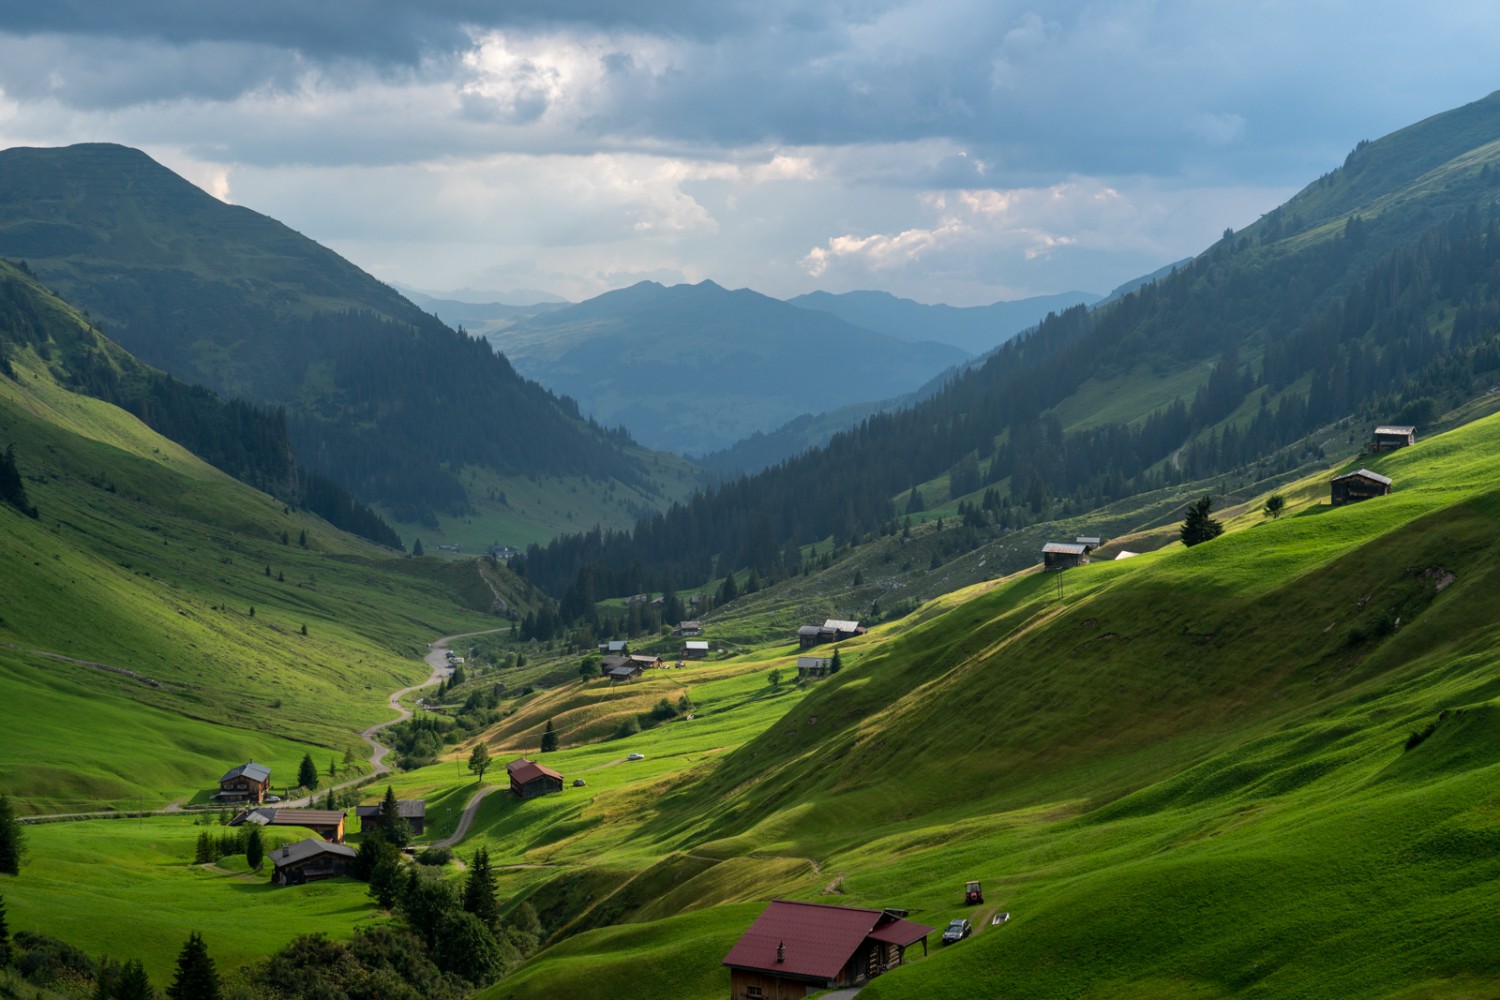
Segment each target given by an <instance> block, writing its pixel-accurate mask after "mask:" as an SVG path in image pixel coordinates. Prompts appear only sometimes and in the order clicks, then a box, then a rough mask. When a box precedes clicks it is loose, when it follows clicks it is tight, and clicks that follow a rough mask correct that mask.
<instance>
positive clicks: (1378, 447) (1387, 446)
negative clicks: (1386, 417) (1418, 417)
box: [1370, 424, 1417, 454]
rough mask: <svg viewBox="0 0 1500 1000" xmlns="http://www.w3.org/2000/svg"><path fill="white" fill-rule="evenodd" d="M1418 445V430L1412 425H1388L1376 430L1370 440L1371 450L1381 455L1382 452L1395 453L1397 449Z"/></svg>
mask: <svg viewBox="0 0 1500 1000" xmlns="http://www.w3.org/2000/svg"><path fill="white" fill-rule="evenodd" d="M1416 443H1417V429H1416V428H1415V427H1413V426H1411V425H1410V424H1386V425H1384V426H1381V427H1377V428H1375V434H1374V436H1373V437H1372V438H1371V439H1370V450H1371V451H1372V452H1375V453H1376V454H1379V453H1380V452H1382V451H1395V450H1396V449H1397V448H1408V447H1410V446H1412V445H1414V444H1416Z"/></svg>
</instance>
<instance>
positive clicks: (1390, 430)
mask: <svg viewBox="0 0 1500 1000" xmlns="http://www.w3.org/2000/svg"><path fill="white" fill-rule="evenodd" d="M1416 432H1417V428H1416V427H1415V426H1414V425H1411V424H1386V425H1385V426H1382V427H1377V428H1375V433H1376V434H1415V433H1416Z"/></svg>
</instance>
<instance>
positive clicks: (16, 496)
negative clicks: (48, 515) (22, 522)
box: [0, 445, 37, 517]
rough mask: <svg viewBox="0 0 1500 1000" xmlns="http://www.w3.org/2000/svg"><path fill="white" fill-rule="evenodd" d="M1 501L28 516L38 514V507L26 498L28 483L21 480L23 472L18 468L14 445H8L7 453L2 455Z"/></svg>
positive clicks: (0, 469) (0, 467)
mask: <svg viewBox="0 0 1500 1000" xmlns="http://www.w3.org/2000/svg"><path fill="white" fill-rule="evenodd" d="M0 501H3V502H5V503H8V504H10V505H11V506H12V507H14V508H15V509H16V510H18V511H20V512H21V513H22V514H25V515H26V516H27V517H36V516H37V509H36V508H35V507H33V506H32V505H31V502H30V501H29V500H28V499H27V498H26V484H25V483H23V482H22V481H21V472H20V470H19V469H17V468H16V449H15V446H14V445H6V447H5V454H4V455H0Z"/></svg>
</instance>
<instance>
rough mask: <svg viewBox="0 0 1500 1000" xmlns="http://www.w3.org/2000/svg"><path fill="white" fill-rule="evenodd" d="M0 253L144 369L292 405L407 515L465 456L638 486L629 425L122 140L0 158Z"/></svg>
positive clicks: (308, 431)
mask: <svg viewBox="0 0 1500 1000" xmlns="http://www.w3.org/2000/svg"><path fill="white" fill-rule="evenodd" d="M0 255H3V256H5V257H7V258H9V259H24V260H26V261H28V262H29V264H30V266H31V268H32V270H34V271H35V273H36V274H37V275H38V276H39V277H40V278H41V279H42V280H43V281H44V283H45V284H46V285H47V286H48V287H49V288H51V289H53V290H55V291H56V292H57V293H58V294H60V295H61V296H63V297H64V298H65V299H67V300H68V301H69V302H71V303H73V304H74V305H76V306H78V307H79V308H81V309H86V310H88V311H89V313H90V314H91V315H92V317H93V319H94V321H95V322H97V323H99V324H101V325H102V326H103V327H104V328H106V329H107V331H108V333H109V335H110V336H111V337H112V338H113V339H114V340H115V341H116V342H117V343H119V344H120V345H121V346H123V347H125V348H126V349H127V350H129V351H130V352H131V353H132V354H134V355H136V356H137V357H139V358H140V359H141V360H142V361H144V362H146V363H147V364H149V365H153V366H155V367H157V368H160V369H162V370H163V371H166V372H168V373H170V374H172V375H174V376H176V377H178V378H180V379H183V380H184V381H187V382H190V383H193V384H198V385H204V386H207V387H208V388H209V389H212V390H213V391H215V392H217V393H219V394H220V395H221V396H224V397H226V398H238V399H244V400H247V401H249V402H250V403H252V404H254V405H256V406H261V407H269V408H273V409H274V408H278V407H285V409H286V412H287V431H288V434H289V435H290V439H291V441H292V443H293V444H294V445H295V446H296V448H297V451H298V454H299V455H301V456H302V459H303V461H304V463H305V464H306V465H307V466H308V467H309V468H311V469H313V470H316V471H317V472H319V473H320V474H323V475H325V476H327V477H328V478H329V479H331V480H332V481H334V482H336V483H338V484H339V485H340V486H342V487H343V488H345V489H347V490H349V491H350V492H351V493H352V494H354V495H355V496H357V497H359V498H360V499H361V500H363V501H367V502H378V503H384V504H387V505H388V506H389V507H390V509H391V510H392V511H393V512H394V513H395V514H396V516H397V517H398V518H400V519H402V520H409V521H427V522H429V523H430V522H431V520H432V516H433V514H434V512H444V513H451V514H457V513H462V512H464V511H465V509H466V506H467V497H466V494H465V489H464V484H463V482H462V481H461V480H460V479H459V477H458V475H457V471H458V467H459V466H461V465H464V464H476V465H482V466H486V467H488V468H491V469H494V470H496V471H498V472H501V473H530V474H555V475H583V476H592V477H595V478H598V479H611V478H613V479H617V480H619V481H620V482H622V483H625V484H627V485H631V486H639V487H643V488H647V489H649V488H650V483H649V477H648V476H647V475H646V473H645V472H644V470H643V469H642V467H641V465H640V462H639V461H638V460H637V459H636V458H634V457H632V456H631V455H629V454H627V453H626V449H625V446H626V445H628V444H629V443H630V441H629V438H628V436H626V435H625V433H624V432H623V431H618V430H616V431H606V430H604V429H603V428H600V427H598V426H597V425H594V424H592V423H591V422H589V421H586V420H583V419H582V418H581V417H580V416H579V413H578V407H577V405H576V404H575V403H573V402H572V401H570V400H568V399H566V398H563V399H559V398H557V397H555V396H553V395H552V394H551V393H549V392H547V390H545V389H543V388H542V387H541V386H539V385H537V384H536V383H535V382H530V381H527V380H525V379H523V378H521V377H520V376H519V375H518V374H517V373H516V372H515V370H514V369H513V368H512V367H511V365H510V363H509V362H508V361H507V360H506V359H505V358H504V357H502V356H499V355H497V354H495V353H494V352H493V351H492V350H491V349H490V347H489V346H488V345H487V344H486V343H485V342H483V341H482V340H478V339H475V338H472V337H470V336H468V335H467V334H465V333H464V332H463V331H461V330H453V329H450V328H449V327H447V326H445V325H444V324H443V323H442V322H441V321H439V320H438V319H437V318H436V317H433V316H430V315H428V314H426V313H423V312H422V311H421V310H420V309H418V308H417V307H416V306H415V305H413V304H412V303H411V302H409V301H407V300H406V299H405V298H403V297H402V296H401V295H400V294H398V293H397V292H396V291H395V290H394V289H392V288H390V287H389V286H387V285H385V284H383V283H382V282H380V281H377V280H376V279H375V278H373V277H371V276H370V275H368V274H366V273H364V272H363V271H361V270H360V269H359V268H357V267H355V266H354V265H353V264H350V263H349V262H348V261H346V260H344V259H343V258H341V257H339V256H338V255H337V254H335V253H333V252H332V251H330V250H328V249H326V248H324V247H322V246H319V245H318V244H316V243H314V242H313V241H311V240H309V239H307V238H306V237H303V236H301V235H300V234H298V233H296V232H293V231H292V230H291V229H289V228H288V227H286V226H284V225H282V224H281V223H279V222H277V221H276V220H274V219H270V218H268V217H266V216H263V215H260V214H258V213H256V212H253V211H250V210H249V209H246V208H243V207H240V206H235V205H226V204H224V203H222V202H220V201H219V200H218V199H216V198H213V197H212V196H210V195H208V194H207V193H205V192H204V191H201V190H199V189H198V188H196V187H194V186H193V185H192V184H190V183H188V182H187V181H186V180H184V179H182V178H181V177H178V176H177V175H176V174H174V173H172V172H171V171H170V170H167V169H166V168H165V167H162V166H161V165H160V164H157V163H155V162H154V161H152V160H151V159H150V158H149V157H147V156H146V155H145V154H144V153H141V152H140V151H138V150H133V149H128V148H126V147H123V146H114V145H108V144H100V143H95V144H84V145H79V146H72V147H68V148H65V149H11V150H6V151H4V152H3V153H0Z"/></svg>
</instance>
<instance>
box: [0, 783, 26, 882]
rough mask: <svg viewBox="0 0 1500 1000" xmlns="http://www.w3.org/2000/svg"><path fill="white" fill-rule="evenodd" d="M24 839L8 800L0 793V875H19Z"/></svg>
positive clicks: (18, 821)
mask: <svg viewBox="0 0 1500 1000" xmlns="http://www.w3.org/2000/svg"><path fill="white" fill-rule="evenodd" d="M24 837H25V835H24V833H22V828H21V821H20V820H19V819H17V818H16V813H15V810H14V809H12V808H11V804H10V798H9V797H8V796H6V795H5V793H4V792H0V874H5V875H19V874H21V860H22V859H23V858H24V857H25V854H26V844H25V840H24Z"/></svg>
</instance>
